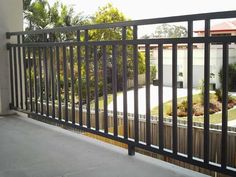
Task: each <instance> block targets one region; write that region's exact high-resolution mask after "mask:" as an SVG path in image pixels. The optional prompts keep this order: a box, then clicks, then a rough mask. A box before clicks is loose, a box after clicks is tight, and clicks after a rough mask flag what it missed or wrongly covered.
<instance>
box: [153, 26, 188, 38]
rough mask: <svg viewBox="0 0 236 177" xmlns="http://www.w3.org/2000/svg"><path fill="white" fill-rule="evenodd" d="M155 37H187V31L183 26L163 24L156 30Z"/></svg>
mask: <svg viewBox="0 0 236 177" xmlns="http://www.w3.org/2000/svg"><path fill="white" fill-rule="evenodd" d="M154 37H159V38H180V37H187V29H186V28H185V27H183V26H178V25H170V24H162V25H160V26H158V27H157V28H156V31H155V33H154Z"/></svg>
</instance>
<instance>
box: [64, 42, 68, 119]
mask: <svg viewBox="0 0 236 177" xmlns="http://www.w3.org/2000/svg"><path fill="white" fill-rule="evenodd" d="M63 66H64V67H63V71H64V109H65V117H64V119H65V122H68V78H67V57H66V46H63Z"/></svg>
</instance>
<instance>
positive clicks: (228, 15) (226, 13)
mask: <svg viewBox="0 0 236 177" xmlns="http://www.w3.org/2000/svg"><path fill="white" fill-rule="evenodd" d="M222 18H236V11H224V12H211V13H202V14H192V15H181V16H173V17H161V18H152V19H143V20H133V21H125V22H116V23H106V24H105V23H104V24H94V25H83V26H69V27H58V28H52V29H40V30H34V31H19V32H7V34H6V35H7V38H10V37H11V36H14V35H24V34H43V33H53V32H71V31H76V30H91V29H104V28H116V27H125V26H137V25H152V24H159V23H172V22H173V23H175V22H185V21H195V20H207V19H222Z"/></svg>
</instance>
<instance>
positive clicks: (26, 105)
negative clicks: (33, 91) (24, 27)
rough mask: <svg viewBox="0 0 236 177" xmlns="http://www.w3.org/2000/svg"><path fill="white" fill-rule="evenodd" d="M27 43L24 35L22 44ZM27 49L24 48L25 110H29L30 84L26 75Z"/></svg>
mask: <svg viewBox="0 0 236 177" xmlns="http://www.w3.org/2000/svg"><path fill="white" fill-rule="evenodd" d="M24 42H25V36H24V35H22V43H24ZM25 49H26V48H25V47H23V70H24V92H25V97H24V105H25V109H26V110H28V82H27V74H26V70H27V67H26V61H27V60H26V51H25Z"/></svg>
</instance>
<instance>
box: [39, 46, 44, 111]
mask: <svg viewBox="0 0 236 177" xmlns="http://www.w3.org/2000/svg"><path fill="white" fill-rule="evenodd" d="M38 52H39V85H40V113H41V115H43V110H44V109H43V76H42V74H43V73H42V54H41V48H39V50H38Z"/></svg>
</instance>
